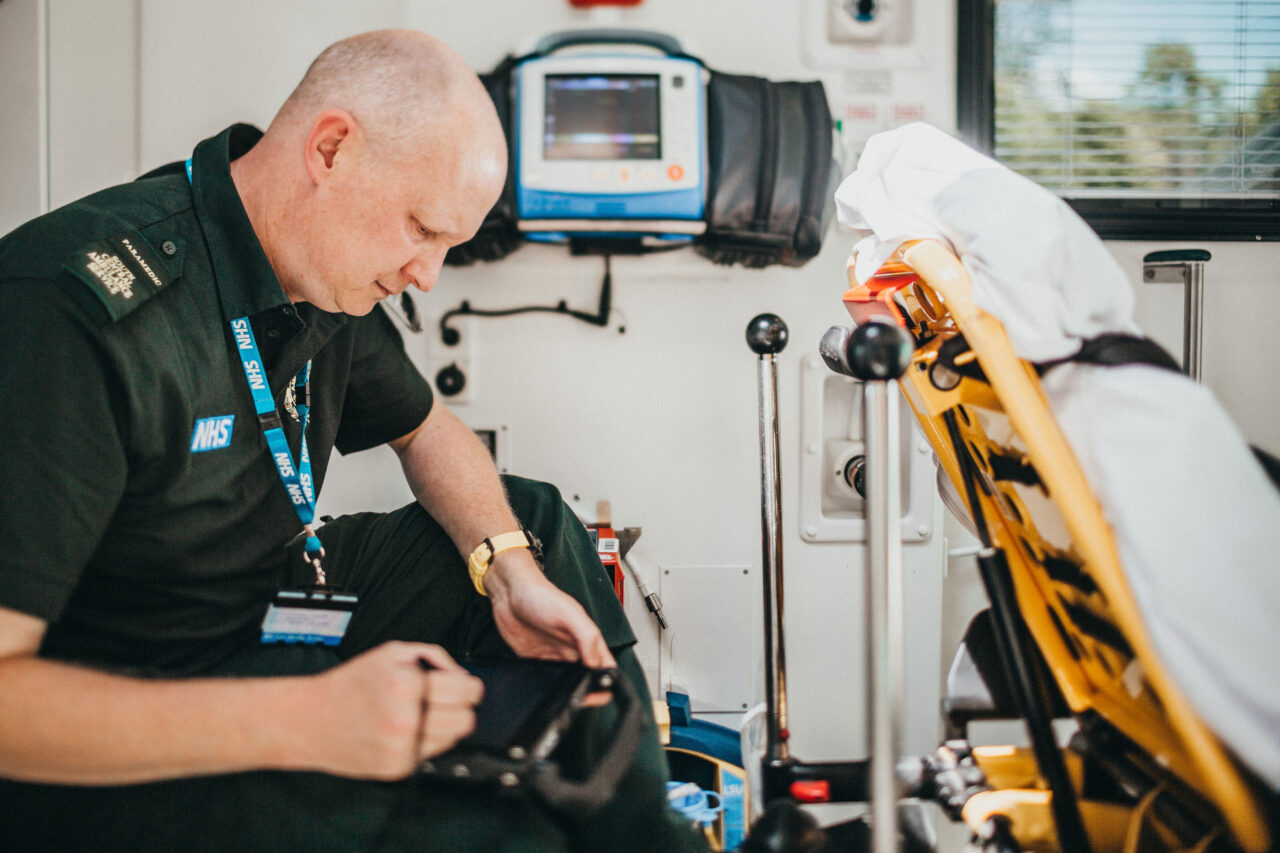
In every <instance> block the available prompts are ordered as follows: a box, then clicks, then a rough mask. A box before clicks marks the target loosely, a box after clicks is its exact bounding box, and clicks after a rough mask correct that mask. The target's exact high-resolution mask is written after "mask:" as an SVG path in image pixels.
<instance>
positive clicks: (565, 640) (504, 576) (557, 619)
mask: <svg viewBox="0 0 1280 853" xmlns="http://www.w3.org/2000/svg"><path fill="white" fill-rule="evenodd" d="M484 583H485V590H486V591H487V592H488V593H489V598H490V600H491V601H492V602H493V619H494V622H495V623H497V626H498V631H499V633H501V634H502V639H504V640H506V641H507V645H509V646H511V648H512V650H513V651H515V653H516V654H518V655H520V656H521V657H529V658H545V659H549V660H577V661H581V662H582V663H583V664H584V665H586V666H589V667H591V668H593V669H606V668H610V667H614V666H617V662H616V661H614V659H613V655H612V654H611V653H610V652H609V646H608V644H607V643H606V642H605V640H604V637H603V636H602V635H601V633H600V629H599V628H597V627H596V624H595V623H594V622H592V621H591V617H589V616H588V615H587V612H586V611H585V610H583V609H582V605H581V604H579V603H578V602H577V600H576V599H574V598H573V597H572V596H570V595H569V594H568V593H566V592H564V591H562V590H561V589H559V588H558V587H557V586H556V585H555V584H553V583H551V581H549V580H547V577H546V575H544V574H543V573H542V570H541V569H540V568H538V564H537V563H536V562H535V561H534V559H533V556H532V555H531V554H530V553H529V552H528V551H527V550H525V549H523V548H517V549H512V550H510V551H504V552H502V553H501V554H499V555H498V556H497V557H496V558H495V559H494V562H493V566H492V567H491V568H490V569H489V571H488V573H487V574H485V578H484Z"/></svg>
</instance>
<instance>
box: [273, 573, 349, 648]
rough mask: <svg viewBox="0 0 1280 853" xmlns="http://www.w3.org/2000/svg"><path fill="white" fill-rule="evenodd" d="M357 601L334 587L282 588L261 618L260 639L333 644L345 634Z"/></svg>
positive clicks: (274, 641) (340, 640) (338, 641)
mask: <svg viewBox="0 0 1280 853" xmlns="http://www.w3.org/2000/svg"><path fill="white" fill-rule="evenodd" d="M357 601H358V599H357V598H356V596H354V595H352V594H351V593H348V592H341V591H338V590H329V589H318V588H316V587H311V588H309V589H282V590H280V591H279V592H277V593H276V597H275V601H273V602H271V606H269V607H268V608H267V615H266V616H264V617H263V619H262V642H264V643H307V644H311V645H316V644H319V645H325V646H336V645H338V643H340V642H342V637H343V635H345V634H346V633H347V625H348V624H349V623H350V622H351V614H352V613H354V612H355V609H356V603H357Z"/></svg>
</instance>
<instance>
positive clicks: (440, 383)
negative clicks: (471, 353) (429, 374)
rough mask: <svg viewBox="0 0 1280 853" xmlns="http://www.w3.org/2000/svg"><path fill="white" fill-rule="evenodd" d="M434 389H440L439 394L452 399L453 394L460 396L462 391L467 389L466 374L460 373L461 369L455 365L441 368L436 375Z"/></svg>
mask: <svg viewBox="0 0 1280 853" xmlns="http://www.w3.org/2000/svg"><path fill="white" fill-rule="evenodd" d="M436 387H437V388H439V389H440V393H441V394H443V395H445V396H446V397H452V396H454V395H455V394H461V393H462V389H463V388H465V387H467V374H465V373H463V372H462V368H460V367H458V365H457V363H454V364H450V365H449V366H448V367H443V368H441V369H440V372H439V373H437V374H436Z"/></svg>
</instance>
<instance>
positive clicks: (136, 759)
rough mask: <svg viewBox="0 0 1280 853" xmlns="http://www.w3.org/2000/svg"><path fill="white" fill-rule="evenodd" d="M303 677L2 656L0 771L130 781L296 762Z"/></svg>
mask: <svg viewBox="0 0 1280 853" xmlns="http://www.w3.org/2000/svg"><path fill="white" fill-rule="evenodd" d="M306 681H307V679H304V678H263V679H198V680H195V679H193V680H181V681H162V680H144V679H134V678H126V677H122V676H116V675H111V674H107V673H102V672H98V671H95V670H90V669H84V668H81V667H76V666H70V665H67V664H62V663H57V662H53V661H47V660H42V659H39V658H35V657H29V656H23V657H15V658H9V659H6V660H3V661H0V776H3V777H6V778H12V779H22V780H26V781H35V782H58V783H66V784H87V785H93V784H127V783H134V782H145V781H152V780H157V779H167V778H175V777H180V776H192V775H198V774H206V773H228V772H235V771H241V770H252V769H261V768H268V767H274V768H280V769H290V768H297V769H301V768H302V765H303V764H305V750H304V749H302V748H301V744H300V740H301V739H302V737H304V735H303V734H302V733H301V732H300V731H299V729H298V728H297V726H296V725H295V724H296V721H297V718H298V715H297V714H296V713H290V710H292V709H296V708H299V707H305V704H303V703H305V702H306V697H305V695H304V694H305V692H306V691H305V682H306Z"/></svg>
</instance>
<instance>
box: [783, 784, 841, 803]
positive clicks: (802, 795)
mask: <svg viewBox="0 0 1280 853" xmlns="http://www.w3.org/2000/svg"><path fill="white" fill-rule="evenodd" d="M791 798H792V799H793V800H795V801H796V802H797V803H829V802H831V783H830V782H828V781H827V780H825V779H819V780H817V781H813V782H792V783H791Z"/></svg>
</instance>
